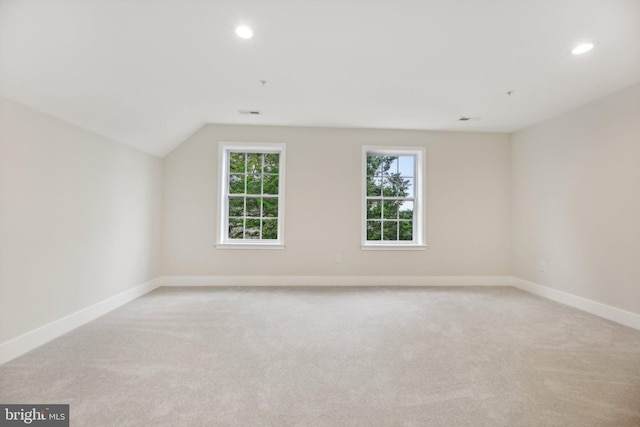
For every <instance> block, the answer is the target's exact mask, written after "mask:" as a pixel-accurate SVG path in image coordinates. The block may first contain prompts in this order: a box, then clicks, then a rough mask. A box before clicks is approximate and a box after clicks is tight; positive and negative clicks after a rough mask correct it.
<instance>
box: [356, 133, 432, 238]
mask: <svg viewBox="0 0 640 427" xmlns="http://www.w3.org/2000/svg"><path fill="white" fill-rule="evenodd" d="M370 154H373V155H382V156H398V157H399V156H413V157H414V158H415V163H414V167H415V172H414V184H413V185H414V192H415V194H414V202H413V203H414V204H413V240H407V241H389V240H386V241H385V240H380V241H368V240H367V155H370ZM425 159H426V150H425V149H424V148H423V147H391V146H372V145H367V146H363V147H362V173H361V175H360V180H361V185H362V211H361V212H362V218H361V221H360V223H361V236H362V241H361V249H363V250H425V249H426V248H427V244H426V243H425V242H426V240H425V224H424V221H425V219H424V218H425V214H424V212H425V191H424V177H425Z"/></svg>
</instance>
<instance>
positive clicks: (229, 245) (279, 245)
mask: <svg viewBox="0 0 640 427" xmlns="http://www.w3.org/2000/svg"><path fill="white" fill-rule="evenodd" d="M231 152H252V153H279V154H280V168H279V181H278V240H268V241H265V240H258V239H246V240H231V239H229V237H228V233H229V226H228V224H229V218H228V212H229V207H228V205H227V203H228V198H227V189H228V188H229V176H228V173H227V170H228V166H229V165H228V163H227V162H228V159H229V157H230V156H229V155H228V153H231ZM218 171H219V172H218V177H219V180H220V182H219V185H218V201H219V203H220V204H219V206H218V209H217V215H218V239H217V242H216V248H217V249H284V247H285V244H284V214H285V212H284V206H285V203H284V196H285V172H286V144H283V143H264V142H224V141H221V142H219V143H218Z"/></svg>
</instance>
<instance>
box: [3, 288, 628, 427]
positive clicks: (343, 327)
mask: <svg viewBox="0 0 640 427" xmlns="http://www.w3.org/2000/svg"><path fill="white" fill-rule="evenodd" d="M0 403H69V404H70V405H71V407H70V409H71V425H72V426H127V425H131V426H151V425H154V426H155V425H167V426H199V425H201V426H262V425H268V426H510V427H512V426H581V427H584V426H640V331H636V330H633V329H630V328H627V327H624V326H620V325H617V324H615V323H612V322H609V321H606V320H603V319H600V318H598V317H594V316H591V315H588V314H585V313H582V312H580V311H577V310H573V309H571V308H568V307H565V306H562V305H559V304H555V303H553V302H550V301H547V300H545V299H541V298H538V297H535V296H532V295H529V294H527V293H524V292H522V291H519V290H516V289H513V288H484V287H482V288H357V289H356V288H160V289H158V290H156V291H154V292H152V293H150V294H148V295H146V296H144V297H142V298H140V299H138V300H136V301H133V302H131V303H129V304H127V305H126V306H123V307H121V308H120V309H118V310H116V311H113V312H111V313H110V314H108V315H106V316H104V317H102V318H100V319H98V320H96V321H94V322H92V323H90V324H88V325H86V326H84V327H81V328H79V329H76V330H75V331H73V332H71V333H69V334H67V335H65V336H63V337H61V338H59V339H57V340H55V341H53V342H51V343H49V344H47V345H45V346H42V347H40V348H38V349H36V350H34V351H32V352H30V353H29V354H27V355H25V356H22V357H20V358H18V359H15V360H14V361H11V362H9V363H7V364H5V365H3V366H1V367H0Z"/></svg>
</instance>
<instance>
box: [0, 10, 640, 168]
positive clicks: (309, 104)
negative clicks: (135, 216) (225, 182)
mask: <svg viewBox="0 0 640 427" xmlns="http://www.w3.org/2000/svg"><path fill="white" fill-rule="evenodd" d="M240 23H244V24H248V25H250V26H251V27H253V29H254V32H255V36H254V38H252V39H250V40H242V39H240V38H238V37H237V36H236V35H235V33H234V28H235V26H236V25H238V24H240ZM581 41H595V42H596V47H595V49H593V50H592V51H591V52H589V53H587V54H585V55H582V56H574V55H571V53H570V50H571V48H572V47H574V45H575V44H577V43H578V42H581ZM261 81H266V83H264V84H263V83H262V82H261ZM638 82H640V1H638V0H609V1H605V0H562V1H558V0H537V1H522V0H416V1H409V0H395V1H390V0H387V1H380V0H368V1H356V0H304V1H301V0H231V1H228V0H206V1H205V0H129V1H119V0H83V1H78V0H55V1H51V0H0V95H1V96H4V97H6V98H9V99H12V100H15V101H18V102H21V103H23V104H26V105H28V106H30V107H33V108H35V109H38V110H41V111H43V112H46V113H49V114H51V115H53V116H56V117H58V118H60V119H63V120H66V121H68V122H71V123H74V124H77V125H79V126H82V127H84V128H87V129H89V130H92V131H94V132H96V133H98V134H101V135H104V136H107V137H109V138H112V139H114V140H116V141H119V142H122V143H125V144H128V145H131V146H133V147H136V148H138V149H140V150H143V151H146V152H148V153H152V154H155V155H158V156H164V155H166V154H167V153H168V152H169V151H171V150H172V149H173V148H175V147H176V146H177V145H179V144H180V143H181V142H182V141H183V140H184V139H185V138H186V137H187V136H188V135H189V134H191V133H192V132H193V131H194V130H196V129H197V128H199V127H200V126H202V125H203V124H204V123H232V124H267V125H295V126H338V127H367V128H400V129H431V130H455V131H495V132H512V131H515V130H518V129H521V128H523V127H527V126H529V125H532V124H534V123H537V122H539V121H542V120H544V119H547V118H549V117H552V116H554V115H557V114H559V113H562V112H564V111H567V110H570V109H573V108H575V107H577V106H580V105H582V104H584V103H587V102H589V101H592V100H594V99H597V98H599V97H602V96H605V95H607V94H610V93H612V92H615V91H617V90H620V89H622V88H625V87H628V86H631V85H633V84H635V83H638ZM508 91H513V93H512V94H511V95H507V92H508ZM241 109H250V110H259V111H260V112H261V114H260V115H241V114H239V113H238V110H241ZM461 116H468V117H473V118H480V119H479V120H470V121H466V122H461V121H459V120H458V119H459V118H460V117H461Z"/></svg>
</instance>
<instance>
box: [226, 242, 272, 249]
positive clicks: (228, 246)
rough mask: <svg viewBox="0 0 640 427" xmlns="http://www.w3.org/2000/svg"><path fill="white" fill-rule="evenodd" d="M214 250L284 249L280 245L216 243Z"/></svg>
mask: <svg viewBox="0 0 640 427" xmlns="http://www.w3.org/2000/svg"><path fill="white" fill-rule="evenodd" d="M216 249H232V250H233V249H259V250H264V249H267V250H270V249H276V250H278V249H280V250H282V249H284V244H282V243H216Z"/></svg>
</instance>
